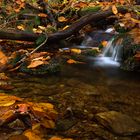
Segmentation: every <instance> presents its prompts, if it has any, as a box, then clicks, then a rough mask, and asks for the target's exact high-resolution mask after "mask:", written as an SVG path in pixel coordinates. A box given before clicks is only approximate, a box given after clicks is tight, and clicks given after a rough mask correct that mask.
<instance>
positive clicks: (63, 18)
mask: <svg viewBox="0 0 140 140" xmlns="http://www.w3.org/2000/svg"><path fill="white" fill-rule="evenodd" d="M58 21H59V22H65V21H67V19H66V18H65V17H63V16H60V17H58Z"/></svg>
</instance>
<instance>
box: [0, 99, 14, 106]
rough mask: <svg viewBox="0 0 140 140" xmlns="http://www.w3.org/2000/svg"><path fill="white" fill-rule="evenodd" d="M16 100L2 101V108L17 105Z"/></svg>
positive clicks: (0, 104)
mask: <svg viewBox="0 0 140 140" xmlns="http://www.w3.org/2000/svg"><path fill="white" fill-rule="evenodd" d="M15 102H16V101H15V100H3V101H2V100H1V101H0V106H11V105H13V104H14V103H15Z"/></svg>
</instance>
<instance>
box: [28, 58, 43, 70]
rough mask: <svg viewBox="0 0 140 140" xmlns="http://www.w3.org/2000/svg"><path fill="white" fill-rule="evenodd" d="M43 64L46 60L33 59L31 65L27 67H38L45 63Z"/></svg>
mask: <svg viewBox="0 0 140 140" xmlns="http://www.w3.org/2000/svg"><path fill="white" fill-rule="evenodd" d="M43 64H44V62H43V61H41V60H37V61H31V63H30V65H28V66H27V68H29V69H30V68H36V67H38V66H40V65H43Z"/></svg>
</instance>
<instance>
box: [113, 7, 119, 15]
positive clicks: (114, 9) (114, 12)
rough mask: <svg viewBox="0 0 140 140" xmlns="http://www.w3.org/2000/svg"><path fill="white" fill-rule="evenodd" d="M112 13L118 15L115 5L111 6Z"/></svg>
mask: <svg viewBox="0 0 140 140" xmlns="http://www.w3.org/2000/svg"><path fill="white" fill-rule="evenodd" d="M112 12H113V14H115V15H116V14H117V13H118V10H117V8H116V6H115V5H112Z"/></svg>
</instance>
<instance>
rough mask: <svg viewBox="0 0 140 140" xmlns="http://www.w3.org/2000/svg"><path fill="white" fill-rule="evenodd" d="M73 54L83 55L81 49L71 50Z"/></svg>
mask: <svg viewBox="0 0 140 140" xmlns="http://www.w3.org/2000/svg"><path fill="white" fill-rule="evenodd" d="M71 52H73V53H76V54H81V50H80V49H71Z"/></svg>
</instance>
